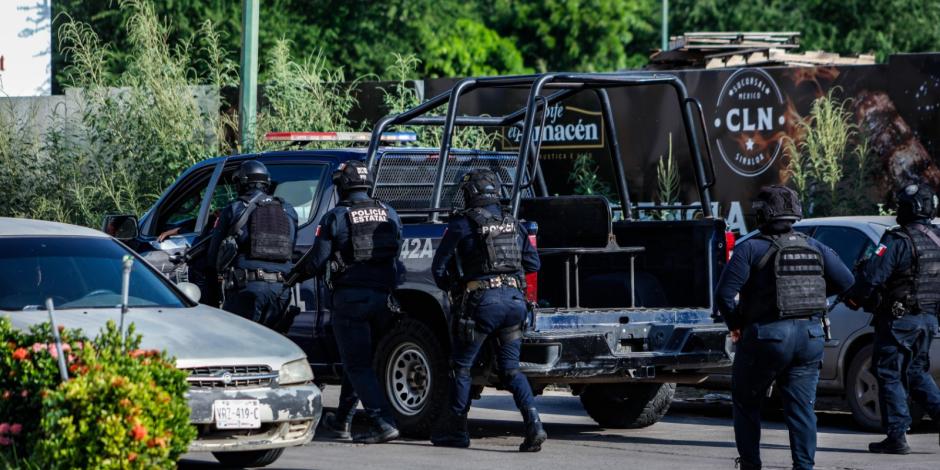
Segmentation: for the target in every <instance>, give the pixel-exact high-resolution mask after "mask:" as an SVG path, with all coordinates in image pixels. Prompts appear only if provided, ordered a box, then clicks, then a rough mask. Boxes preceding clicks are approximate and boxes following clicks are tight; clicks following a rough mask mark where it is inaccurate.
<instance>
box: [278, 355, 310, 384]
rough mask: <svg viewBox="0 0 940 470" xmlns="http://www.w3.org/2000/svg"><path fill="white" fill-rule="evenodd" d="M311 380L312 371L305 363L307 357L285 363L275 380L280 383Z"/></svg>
mask: <svg viewBox="0 0 940 470" xmlns="http://www.w3.org/2000/svg"><path fill="white" fill-rule="evenodd" d="M311 380H313V371H312V370H311V369H310V364H308V363H307V358H303V359H297V360H296V361H291V362H288V363H285V364H284V365H283V366H281V370H279V371H278V378H277V381H278V383H279V384H281V385H291V384H298V383H306V382H310V381H311Z"/></svg>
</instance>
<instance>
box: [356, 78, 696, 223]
mask: <svg viewBox="0 0 940 470" xmlns="http://www.w3.org/2000/svg"><path fill="white" fill-rule="evenodd" d="M636 86H668V87H671V88H672V89H673V90H675V92H676V97H677V99H678V104H679V107H680V108H681V109H682V123H683V126H684V129H685V134H686V137H687V138H688V144H689V150H690V154H691V157H692V165H693V170H694V175H695V182H696V185H697V187H698V190H699V201H700V202H701V207H700V209H701V211H702V215H703V216H704V217H714V215H713V214H712V210H711V194H710V192H709V189H710V188H711V187H712V186H714V184H715V168H714V162H713V161H712V158H711V150H710V149H709V147H708V142H707V138H706V127H705V121H704V116H703V113H702V106H701V104H700V103H699V102H698V100H696V99H694V98H691V97H689V94H688V90H687V88H686V86H685V84H684V83H683V82H682V81H681V80H680V79H679V78H678V77H676V76H675V75H670V74H638V73H545V74H538V75H518V76H505V77H481V78H465V79H463V80H460V81H459V82H457V83H456V84H455V85H454V86H453V88H451V89H450V90H449V91H446V92H444V93H441V94H439V95H437V96H434V97H433V98H431V99H429V100H427V101H425V102H424V103H421V104H420V105H418V106H415V107H414V108H411V109H409V110H407V111H405V112H402V113H400V114H395V115H390V116H386V117H384V118H382V119H380V120H379V121H378V122H377V123H376V125H375V128H374V129H373V131H372V137H371V139H370V140H369V148H368V153H367V157H366V158H367V165H368V168H369V171H370V172H372V171H374V170H375V166H376V163H377V162H376V153H377V151H378V149H379V144H380V143H381V140H380V137H381V135H382V133H383V132H385V130H386V129H387V128H389V127H390V126H397V125H407V126H440V125H443V126H444V129H443V135H442V138H441V148H440V154H439V159H438V162H437V174H436V179H435V184H434V190H433V193H432V196H431V208H430V211H431V212H434V216H433V217H434V220H437V218H438V213H439V212H441V211H442V210H441V208H440V205H441V196H442V194H443V187H444V183H445V182H444V177H445V174H446V173H445V171H446V169H447V160H448V157H449V155H450V147H451V142H452V138H453V133H454V127H455V126H477V127H510V126H516V125H518V123H519V122H520V121H521V122H522V123H523V125H522V126H523V127H522V137H521V140H520V145H519V157H518V159H517V161H516V175H515V178H514V179H513V185H512V191H511V193H510V200H511V209H512V214H513V215H514V216H518V214H519V203H520V199H521V194H522V189H525V188H528V187H529V186H531V185H532V182H531V181H529V182H528V183H526V185H525V186H524V185H523V184H522V180H523V178H522V176H523V175H524V171H526V170H528V171H529V174H530V175H534V176H535V182H536V184H538V189H539V192H540V193H541V194H542V195H543V196H547V195H548V192H547V188H546V186H545V180H544V178H543V175H542V172H541V167H540V165H539V161H538V158H537V157H538V155H539V151H540V149H541V144H542V138H541V136H534V132H535V126H536V115H537V114H538V113H539V112H542V120H541V123H542V125H544V121H545V116H546V114H547V113H544V112H543V110H545V109H548V108H549V107H551V106H552V105H554V104H556V103H558V102H561V101H564V100H565V99H567V98H570V97H571V96H573V95H575V94H576V93H579V92H581V91H585V90H591V91H593V92H594V94H595V96H596V97H597V99H598V101H600V103H601V113H602V116H603V120H604V131H605V132H606V133H607V135H609V136H610V138H609V150H610V157H611V166H612V168H613V169H614V177H615V180H616V181H615V183H616V186H617V193H618V195H619V196H620V201H621V205H622V209H623V215H624V218H625V219H627V220H632V218H633V211H632V207H631V204H630V196H629V192H628V190H627V189H628V188H627V180H626V176H625V175H624V169H623V165H622V164H621V155H620V143H619V141H618V139H617V131H616V128H615V126H614V115H613V110H612V107H611V104H610V97H609V96H608V94H607V89H608V88H624V87H636ZM488 88H515V89H529V96H528V100H527V101H526V106H525V107H524V108H520V109H518V110H516V111H513V112H511V113H509V114H506V115H503V116H458V115H457V110H458V108H459V104H460V98H461V97H463V96H464V95H466V94H467V93H469V92H471V91H474V90H479V89H488ZM543 90H558V91H555V92H553V93H551V94H549V95H546V96H543V95H542V92H543ZM445 103H447V114H446V115H444V116H440V115H428V113H430V112H431V111H433V110H434V109H436V108H438V107H439V106H441V105H443V104H445ZM695 114H698V125H699V126H700V131H701V136H699V135H698V132H696V129H695V127H694V125H693V122H695V121H696V119H695ZM702 147H704V148H705V154H706V155H707V160H706V159H705V158H703V156H702V152H701V148H702ZM533 155H535V157H533ZM530 160H531V163H530ZM690 207H691V206H690Z"/></svg>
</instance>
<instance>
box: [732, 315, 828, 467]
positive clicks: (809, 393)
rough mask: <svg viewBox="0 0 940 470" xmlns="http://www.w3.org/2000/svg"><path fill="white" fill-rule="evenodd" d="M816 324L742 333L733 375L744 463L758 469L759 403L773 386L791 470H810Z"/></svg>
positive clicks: (819, 347)
mask: <svg viewBox="0 0 940 470" xmlns="http://www.w3.org/2000/svg"><path fill="white" fill-rule="evenodd" d="M824 345H825V339H824V338H823V328H822V324H821V323H820V320H819V319H817V318H810V319H789V320H778V321H774V322H769V323H761V324H752V325H750V326H748V327H746V328H744V329H742V331H741V340H740V341H738V344H737V350H736V352H735V356H734V364H733V365H732V369H731V370H732V376H731V399H732V406H733V409H734V440H735V443H736V444H737V447H738V454H739V455H740V456H741V460H743V461H744V462H745V463H747V464H751V465H754V466H760V465H761V460H760V434H761V415H760V414H761V413H760V411H761V403H762V402H763V400H764V397H765V396H766V394H767V390H768V388H769V387H770V386H771V384H772V383H774V381H776V383H777V388H778V389H779V391H780V397H781V398H782V399H783V413H784V421H785V422H786V425H787V429H788V430H789V431H790V454H791V456H792V458H793V468H794V469H797V470H803V469H811V468H813V465H814V463H815V455H816V414H815V412H814V410H813V408H814V406H815V404H816V386H817V385H818V384H819V368H820V367H821V366H822V358H823V347H824Z"/></svg>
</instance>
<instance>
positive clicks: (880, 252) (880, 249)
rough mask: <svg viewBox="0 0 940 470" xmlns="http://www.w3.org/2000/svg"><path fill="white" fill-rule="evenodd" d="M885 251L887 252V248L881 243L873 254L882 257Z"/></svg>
mask: <svg viewBox="0 0 940 470" xmlns="http://www.w3.org/2000/svg"><path fill="white" fill-rule="evenodd" d="M886 251H888V247H887V246H885V245H884V243H882V244H879V245H878V249H876V250H875V254H876V255H878V256H884V254H885V252H886Z"/></svg>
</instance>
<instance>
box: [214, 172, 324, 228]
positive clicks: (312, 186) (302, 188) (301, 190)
mask: <svg viewBox="0 0 940 470" xmlns="http://www.w3.org/2000/svg"><path fill="white" fill-rule="evenodd" d="M266 165H267V167H268V171H269V172H270V173H271V181H272V182H273V183H274V195H275V196H277V197H279V198H281V199H283V200H284V201H285V202H287V203H288V204H290V205H292V206H294V210H295V211H296V212H297V221H298V225H300V226H303V225H306V224H307V223H309V222H310V220H311V219H312V218H313V216H314V215H315V214H316V203H315V199H314V196H316V194H317V192H318V191H319V188H320V182H321V181H322V180H323V175H324V172H325V171H326V165H322V164H309V163H305V164H303V165H297V164H280V163H269V164H266ZM237 169H238V166H237V165H236V166H234V167H232V169H231V170H227V171H226V172H225V173H223V174H222V178H221V179H220V180H219V184H218V185H216V187H215V192H213V193H212V200H211V202H210V205H209V207H210V211H211V212H212V213H213V214H214V213H217V211H220V210H222V208H224V207H225V206H227V205H228V204H229V203H231V202H232V201H234V200H235V198H237V197H238V192H237V191H236V188H235V181H234V179H233V175H234V174H235V171H236V170H237Z"/></svg>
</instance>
